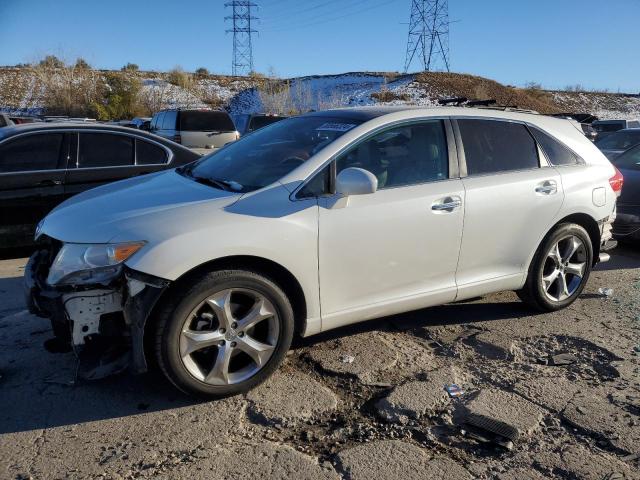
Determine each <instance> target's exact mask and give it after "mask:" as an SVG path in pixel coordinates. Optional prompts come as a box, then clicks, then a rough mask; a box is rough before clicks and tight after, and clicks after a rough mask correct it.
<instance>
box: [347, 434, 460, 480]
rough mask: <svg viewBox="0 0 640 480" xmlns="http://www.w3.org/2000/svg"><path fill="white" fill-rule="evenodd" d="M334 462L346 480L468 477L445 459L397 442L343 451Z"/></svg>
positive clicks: (376, 443) (451, 461) (380, 442)
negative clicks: (337, 463)
mask: <svg viewBox="0 0 640 480" xmlns="http://www.w3.org/2000/svg"><path fill="white" fill-rule="evenodd" d="M338 462H339V466H340V467H341V469H342V470H343V471H344V472H345V474H346V478H348V479H350V480H370V479H376V480H398V479H402V480H423V479H451V478H455V479H460V480H464V479H467V478H469V479H470V478H471V475H470V474H469V472H468V471H467V470H465V469H464V468H463V467H462V466H460V465H459V464H457V463H456V462H454V461H453V460H451V459H450V458H447V457H436V458H429V456H428V455H427V454H426V453H425V452H424V451H423V450H422V449H421V448H419V447H417V446H415V445H413V444H411V443H406V442H401V441H399V440H383V441H378V442H372V443H368V444H365V445H359V446H357V447H353V448H349V449H347V450H343V451H342V452H340V453H339V454H338Z"/></svg>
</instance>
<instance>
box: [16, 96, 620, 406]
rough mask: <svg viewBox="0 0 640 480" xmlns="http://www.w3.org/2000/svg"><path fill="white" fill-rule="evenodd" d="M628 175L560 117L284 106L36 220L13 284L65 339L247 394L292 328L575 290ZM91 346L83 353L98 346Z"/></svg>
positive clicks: (177, 378)
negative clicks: (252, 125)
mask: <svg viewBox="0 0 640 480" xmlns="http://www.w3.org/2000/svg"><path fill="white" fill-rule="evenodd" d="M621 185H622V178H621V176H620V175H619V172H617V171H616V170H615V169H614V167H613V166H612V165H611V164H610V163H609V161H608V160H607V159H606V158H605V157H604V156H603V155H602V154H601V153H600V152H599V151H598V149H597V148H596V147H595V146H594V145H593V144H592V143H591V142H590V141H589V140H587V139H586V138H585V136H584V135H583V134H582V132H580V131H579V130H578V129H576V128H575V127H574V126H573V125H572V124H571V123H570V122H568V121H566V120H561V119H555V118H551V117H546V116H542V115H531V114H523V113H517V112H507V111H497V110H489V109H471V108H437V109H425V108H406V107H404V108H394V109H381V108H357V109H344V110H333V111H326V112H317V113H311V114H308V115H303V116H300V117H295V118H290V119H287V120H283V121H281V122H278V123H276V124H273V125H271V126H268V127H265V128H264V129H261V130H259V131H256V132H255V133H253V134H252V135H249V136H247V137H246V138H243V139H241V140H240V141H238V142H235V143H232V144H230V145H228V146H226V147H225V148H224V149H222V150H220V151H219V152H218V153H216V154H215V155H211V156H208V157H203V158H202V159H200V160H198V161H196V162H195V163H192V164H189V165H187V166H186V167H182V168H178V169H176V170H172V171H168V172H163V173H159V174H154V175H148V176H144V177H139V178H134V179H129V180H124V181H121V182H117V183H114V184H110V185H106V186H104V187H99V188H96V189H94V190H91V191H89V192H86V193H83V194H81V195H78V196H76V197H74V198H72V199H70V200H68V201H67V202H65V203H63V204H62V205H61V206H59V207H58V208H57V209H56V210H54V211H53V212H52V213H51V214H49V216H47V217H46V218H45V219H44V221H43V222H42V223H41V224H40V225H39V228H38V232H37V234H36V235H37V237H38V240H39V241H40V242H41V244H42V249H41V250H40V251H38V252H37V253H35V254H34V255H33V257H32V258H31V260H30V262H29V265H28V267H27V269H26V275H25V279H26V282H25V285H26V289H27V293H28V298H29V301H30V307H31V309H32V311H33V312H35V313H38V314H40V315H43V316H48V317H50V318H51V321H52V324H53V326H54V331H55V332H56V333H57V336H58V338H59V341H61V342H69V343H72V344H73V345H74V347H75V348H74V349H75V350H76V351H78V352H80V355H81V358H83V361H85V362H89V359H84V357H83V350H84V351H88V350H91V349H103V351H104V354H105V356H107V357H108V358H109V363H105V362H103V363H102V364H101V368H100V369H91V368H87V369H84V371H86V372H89V373H88V375H87V376H88V377H95V376H97V375H98V373H96V372H101V374H102V373H106V372H107V371H110V370H111V371H115V370H118V369H121V368H124V367H126V366H130V367H132V369H133V371H135V372H142V371H145V369H146V368H147V361H148V360H149V355H152V356H153V358H154V359H155V360H156V361H157V362H158V363H159V365H160V367H161V368H162V369H163V371H164V372H165V374H166V375H167V377H168V378H169V379H170V380H171V381H172V382H173V383H174V384H175V385H176V386H177V387H178V388H180V389H181V390H184V391H186V392H189V393H192V394H197V395H202V396H209V397H217V396H225V395H230V394H235V393H238V392H242V391H246V390H247V389H249V388H252V387H254V386H255V385H257V384H258V383H260V382H261V381H263V380H264V379H265V378H266V377H267V376H268V375H269V374H271V373H272V372H273V371H274V370H275V369H276V368H277V367H278V365H279V364H280V363H281V361H282V359H283V358H284V356H285V354H286V351H287V349H288V348H289V346H290V343H291V340H292V337H293V335H294V334H299V335H302V336H308V335H313V334H316V333H318V332H322V331H326V330H329V329H332V328H336V327H339V326H342V325H346V324H350V323H354V322H359V321H362V320H367V319H371V318H377V317H381V316H384V315H392V314H396V313H399V312H405V311H408V310H414V309H420V308H424V307H428V306H432V305H438V304H443V303H447V302H452V301H456V300H464V299H468V298H472V297H476V296H478V295H484V294H487V293H491V292H496V291H500V290H515V291H517V292H518V294H519V295H520V297H521V298H522V299H523V300H524V301H525V302H527V303H528V304H529V305H531V306H532V307H534V308H537V309H540V310H547V311H549V310H557V309H560V308H563V307H566V306H567V305H569V304H571V303H572V302H573V301H574V300H576V298H577V297H578V296H579V295H580V292H581V291H582V289H583V288H584V286H585V283H586V282H587V279H588V278H589V273H590V271H591V268H592V267H593V266H594V265H595V264H596V263H597V262H598V261H599V260H605V259H606V258H608V257H607V255H606V254H604V253H602V252H603V251H604V249H606V246H607V245H605V244H606V243H607V241H608V240H609V239H610V224H611V222H612V221H613V219H614V216H615V205H616V196H617V194H618V193H619V192H620V189H621ZM96 357H97V355H96V354H95V352H93V354H92V355H91V356H89V358H91V359H95V358H96Z"/></svg>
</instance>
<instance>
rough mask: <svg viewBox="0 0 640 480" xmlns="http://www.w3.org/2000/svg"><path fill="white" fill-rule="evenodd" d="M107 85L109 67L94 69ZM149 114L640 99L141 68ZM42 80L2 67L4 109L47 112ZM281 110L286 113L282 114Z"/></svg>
mask: <svg viewBox="0 0 640 480" xmlns="http://www.w3.org/2000/svg"><path fill="white" fill-rule="evenodd" d="M91 72H92V75H94V76H95V77H96V78H97V80H96V81H103V82H105V80H104V78H105V77H106V76H107V75H108V73H109V72H102V71H91ZM135 75H137V76H138V78H139V79H140V81H141V85H142V86H141V91H140V93H139V96H140V100H141V103H142V104H143V105H144V106H145V108H146V110H148V112H147V113H151V112H153V111H157V110H159V109H161V108H169V107H173V108H175V107H182V108H205V107H212V108H225V109H227V110H228V111H230V112H231V113H253V112H264V111H272V112H274V113H289V111H291V112H294V111H307V110H323V109H327V108H335V107H341V106H354V105H374V104H385V105H397V104H410V105H425V106H432V105H437V101H438V99H441V98H444V97H451V96H466V97H468V98H496V99H498V102H500V103H508V102H511V103H516V104H517V105H518V106H520V107H523V108H532V109H535V110H539V111H542V112H590V113H593V114H595V115H596V116H598V117H600V118H614V117H615V118H638V117H640V96H638V95H623V94H611V93H593V92H547V91H543V90H536V91H532V90H530V89H521V88H514V87H507V86H503V85H500V84H499V83H497V82H494V81H491V80H488V79H484V78H481V77H474V76H471V75H462V74H438V73H429V74H408V75H400V74H384V73H368V72H352V73H344V74H339V75H316V76H308V77H299V78H292V79H289V80H281V81H275V84H277V85H278V87H277V88H276V89H275V90H274V91H272V92H271V93H270V92H269V91H268V89H265V88H264V85H265V82H271V84H274V80H269V79H265V78H264V77H259V76H253V77H227V76H215V75H210V76H206V77H200V78H198V77H195V76H194V77H191V82H190V83H189V85H188V87H180V86H178V85H175V84H172V83H170V82H169V81H168V80H169V77H168V74H166V73H162V72H136V73H135ZM45 93H46V92H45V91H44V86H43V85H42V82H41V81H40V80H39V78H38V77H37V75H36V74H35V73H34V72H33V70H31V69H28V68H14V67H7V68H0V110H1V111H9V112H12V113H23V114H38V113H44V107H45V105H44V99H45ZM276 109H279V110H281V111H280V112H275V110H276Z"/></svg>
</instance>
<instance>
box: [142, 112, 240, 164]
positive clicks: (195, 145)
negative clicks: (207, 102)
mask: <svg viewBox="0 0 640 480" xmlns="http://www.w3.org/2000/svg"><path fill="white" fill-rule="evenodd" d="M150 128H151V130H150V131H151V133H155V134H156V135H159V136H161V137H164V138H168V139H169V140H173V141H174V142H176V143H180V144H182V145H184V146H185V147H187V148H190V149H192V150H195V151H197V152H198V153H202V154H205V153H211V152H212V151H214V150H216V149H218V148H222V147H224V146H225V145H226V144H227V143H231V142H235V141H236V140H237V139H238V138H240V134H239V133H238V131H237V130H236V127H235V125H234V123H233V121H232V120H231V117H230V116H229V114H228V113H227V112H223V111H217V110H182V109H176V110H161V111H160V112H158V113H156V114H155V115H154V116H153V118H152V119H151V125H150Z"/></svg>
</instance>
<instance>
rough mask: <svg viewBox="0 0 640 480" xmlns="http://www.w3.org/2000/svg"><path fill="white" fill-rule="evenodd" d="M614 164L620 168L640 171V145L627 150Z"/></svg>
mask: <svg viewBox="0 0 640 480" xmlns="http://www.w3.org/2000/svg"><path fill="white" fill-rule="evenodd" d="M613 163H614V164H615V166H616V167H618V168H622V169H628V170H640V145H638V146H637V147H634V148H632V149H630V150H627V151H626V152H624V153H623V154H622V155H620V156H619V157H618V158H616V159H615V160H614V161H613Z"/></svg>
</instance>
